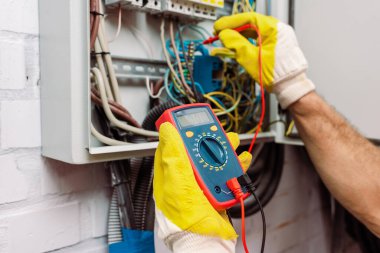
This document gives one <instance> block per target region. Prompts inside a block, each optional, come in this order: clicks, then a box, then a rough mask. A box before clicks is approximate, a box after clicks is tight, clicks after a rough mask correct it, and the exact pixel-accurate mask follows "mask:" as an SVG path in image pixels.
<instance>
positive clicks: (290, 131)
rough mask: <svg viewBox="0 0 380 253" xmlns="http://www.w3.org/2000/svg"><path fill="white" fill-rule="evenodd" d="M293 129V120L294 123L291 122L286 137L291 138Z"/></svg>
mask: <svg viewBox="0 0 380 253" xmlns="http://www.w3.org/2000/svg"><path fill="white" fill-rule="evenodd" d="M293 128H294V120H292V121H291V122H290V124H289V127H288V130H287V131H286V134H285V136H289V135H290V134H291V133H292V131H293Z"/></svg>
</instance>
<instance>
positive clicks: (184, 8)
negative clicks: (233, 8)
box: [105, 0, 224, 20]
mask: <svg viewBox="0 0 380 253" xmlns="http://www.w3.org/2000/svg"><path fill="white" fill-rule="evenodd" d="M105 3H106V6H107V7H109V8H116V7H119V6H121V7H122V8H124V9H138V10H141V11H145V12H150V13H155V14H157V13H163V14H165V15H170V16H179V17H185V18H190V19H194V20H205V19H206V20H215V19H216V10H217V9H218V8H223V7H224V0H105Z"/></svg>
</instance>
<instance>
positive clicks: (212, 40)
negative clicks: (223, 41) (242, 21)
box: [202, 24, 255, 45]
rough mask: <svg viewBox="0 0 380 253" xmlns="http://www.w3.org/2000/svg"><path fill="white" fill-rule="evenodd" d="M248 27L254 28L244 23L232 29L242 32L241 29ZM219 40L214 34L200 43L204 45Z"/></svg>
mask: <svg viewBox="0 0 380 253" xmlns="http://www.w3.org/2000/svg"><path fill="white" fill-rule="evenodd" d="M248 29H255V27H254V26H253V25H251V24H246V25H242V26H239V27H237V28H235V29H233V30H235V31H237V32H239V33H240V32H242V31H245V30H248ZM217 40H219V36H218V35H217V36H214V37H210V38H208V39H207V40H205V41H203V42H202V44H204V45H206V44H211V43H213V42H215V41H217Z"/></svg>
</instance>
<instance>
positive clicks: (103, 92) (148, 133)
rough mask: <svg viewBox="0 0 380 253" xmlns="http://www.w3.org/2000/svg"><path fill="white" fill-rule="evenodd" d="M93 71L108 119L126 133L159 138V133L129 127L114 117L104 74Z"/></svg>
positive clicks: (94, 69)
mask: <svg viewBox="0 0 380 253" xmlns="http://www.w3.org/2000/svg"><path fill="white" fill-rule="evenodd" d="M91 71H92V73H93V74H94V76H95V83H96V84H97V85H98V88H99V93H100V98H101V100H102V105H103V109H104V112H105V114H106V116H107V118H108V119H109V121H110V122H111V123H113V124H114V125H115V126H117V127H119V128H121V129H124V130H125V131H129V132H132V133H135V134H139V135H143V136H150V137H158V132H154V131H148V130H144V129H141V128H137V127H133V126H130V125H127V124H125V123H124V122H122V121H120V120H118V119H117V118H116V117H115V116H114V115H113V113H112V111H111V108H110V106H109V104H108V100H107V95H106V90H105V87H104V82H103V77H102V73H101V72H100V71H99V69H97V68H92V69H91Z"/></svg>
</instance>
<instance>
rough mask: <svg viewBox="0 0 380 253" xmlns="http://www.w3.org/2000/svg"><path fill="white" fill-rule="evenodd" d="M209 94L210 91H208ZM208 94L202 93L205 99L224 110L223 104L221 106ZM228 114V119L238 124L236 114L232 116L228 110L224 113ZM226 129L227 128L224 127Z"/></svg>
mask: <svg viewBox="0 0 380 253" xmlns="http://www.w3.org/2000/svg"><path fill="white" fill-rule="evenodd" d="M209 94H210V93H209ZM209 94H205V95H203V96H204V97H205V98H206V99H208V100H210V101H211V102H212V103H213V104H214V105H216V107H218V108H219V109H220V110H222V111H224V110H225V109H224V108H223V106H221V105H220V104H219V103H218V101H216V100H215V99H213V98H212V97H211V96H210V95H209ZM215 114H216V115H218V113H215ZM226 114H227V115H228V117H230V119H231V120H232V121H233V122H235V124H238V120H237V118H236V116H233V115H232V114H231V113H230V112H228V113H226ZM226 131H227V129H226Z"/></svg>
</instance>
